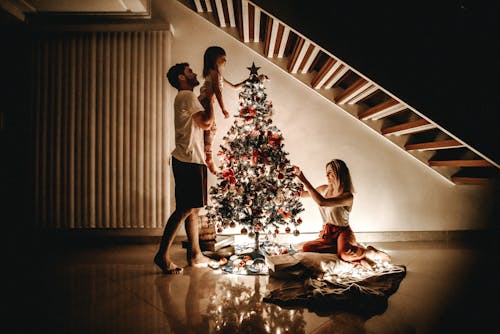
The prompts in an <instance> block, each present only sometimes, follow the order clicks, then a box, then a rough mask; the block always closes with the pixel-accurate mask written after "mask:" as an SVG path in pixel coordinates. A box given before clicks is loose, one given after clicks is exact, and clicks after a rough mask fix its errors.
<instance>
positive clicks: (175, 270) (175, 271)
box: [154, 254, 184, 275]
mask: <svg viewBox="0 0 500 334" xmlns="http://www.w3.org/2000/svg"><path fill="white" fill-rule="evenodd" d="M154 263H155V264H156V265H157V266H158V267H159V268H160V269H161V271H162V272H163V273H164V274H167V275H179V274H182V272H183V271H184V269H183V268H182V267H179V266H178V265H176V264H175V263H173V262H172V261H166V260H165V259H163V258H162V257H161V256H160V255H159V254H156V255H155V258H154Z"/></svg>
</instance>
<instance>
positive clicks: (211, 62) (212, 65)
mask: <svg viewBox="0 0 500 334" xmlns="http://www.w3.org/2000/svg"><path fill="white" fill-rule="evenodd" d="M225 55H226V51H225V50H224V49H223V48H221V47H220V46H210V47H208V48H207V49H206V50H205V54H204V55H203V77H204V78H206V77H207V76H208V74H209V73H210V70H216V69H217V64H216V60H217V57H219V56H225Z"/></svg>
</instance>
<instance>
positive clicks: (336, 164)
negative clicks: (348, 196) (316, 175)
mask: <svg viewBox="0 0 500 334" xmlns="http://www.w3.org/2000/svg"><path fill="white" fill-rule="evenodd" d="M328 166H330V167H331V168H332V169H333V172H334V173H335V175H336V176H337V179H338V180H339V183H340V188H341V189H342V191H343V192H350V193H354V186H353V185H352V180H351V173H350V172H349V168H347V165H346V164H345V162H344V161H343V160H340V159H333V160H332V161H330V162H328V163H327V164H326V167H328Z"/></svg>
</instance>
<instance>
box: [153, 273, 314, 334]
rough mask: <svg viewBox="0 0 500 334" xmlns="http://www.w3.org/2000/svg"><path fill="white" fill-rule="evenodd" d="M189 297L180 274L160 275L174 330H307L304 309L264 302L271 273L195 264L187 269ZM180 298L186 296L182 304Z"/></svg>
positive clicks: (160, 291) (158, 283) (161, 292)
mask: <svg viewBox="0 0 500 334" xmlns="http://www.w3.org/2000/svg"><path fill="white" fill-rule="evenodd" d="M183 276H184V277H183V279H186V278H187V277H186V276H189V286H188V289H187V293H186V296H185V298H182V297H181V296H179V292H180V289H176V283H177V281H178V280H177V278H176V277H164V276H160V277H158V278H157V279H156V287H157V290H158V294H159V295H160V297H161V301H162V305H163V310H164V312H165V313H166V315H167V319H168V322H169V324H170V329H171V331H172V332H173V333H186V332H193V333H194V332H196V333H298V334H300V333H305V321H304V317H303V312H304V311H303V309H301V308H300V309H283V308H281V307H279V306H277V305H274V304H269V303H264V302H263V301H262V298H263V297H264V295H265V293H266V292H267V285H268V283H269V277H268V276H241V275H231V274H226V273H222V272H217V271H210V270H209V271H207V270H204V269H196V268H193V269H192V270H189V271H187V270H186V272H185V274H184V275H183ZM176 298H177V300H178V299H184V300H185V305H184V307H183V308H179V307H178V306H179V305H178V304H177V303H176Z"/></svg>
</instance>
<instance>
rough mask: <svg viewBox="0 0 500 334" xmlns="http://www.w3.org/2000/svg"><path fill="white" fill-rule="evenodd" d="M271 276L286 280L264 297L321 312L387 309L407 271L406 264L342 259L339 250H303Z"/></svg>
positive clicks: (370, 313) (363, 312)
mask: <svg viewBox="0 0 500 334" xmlns="http://www.w3.org/2000/svg"><path fill="white" fill-rule="evenodd" d="M293 258H294V259H295V261H289V264H290V265H288V266H286V265H282V266H281V267H277V268H275V269H276V270H275V271H272V272H271V276H274V277H277V278H279V279H283V280H285V281H284V283H283V284H282V285H281V286H280V287H279V288H277V289H274V290H271V291H270V292H269V293H268V294H267V295H266V296H265V297H264V299H263V301H264V302H268V303H274V304H277V305H279V306H282V307H296V306H300V307H306V308H308V309H309V310H310V311H311V312H315V313H317V314H319V315H328V314H332V313H335V312H340V311H347V312H352V313H357V314H361V315H365V316H373V315H376V314H381V313H383V312H384V311H385V310H386V308H387V299H388V298H389V296H390V295H391V294H393V293H394V292H395V291H396V290H397V289H398V287H399V284H400V283H401V281H402V280H403V278H404V277H405V275H406V267H405V266H404V265H395V264H391V263H382V262H377V263H376V266H375V267H373V268H366V267H363V266H360V265H357V266H356V265H353V264H351V263H348V262H345V261H342V260H341V259H339V258H338V257H337V255H335V254H324V253H312V252H308V253H305V252H299V253H296V254H294V255H293Z"/></svg>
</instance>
